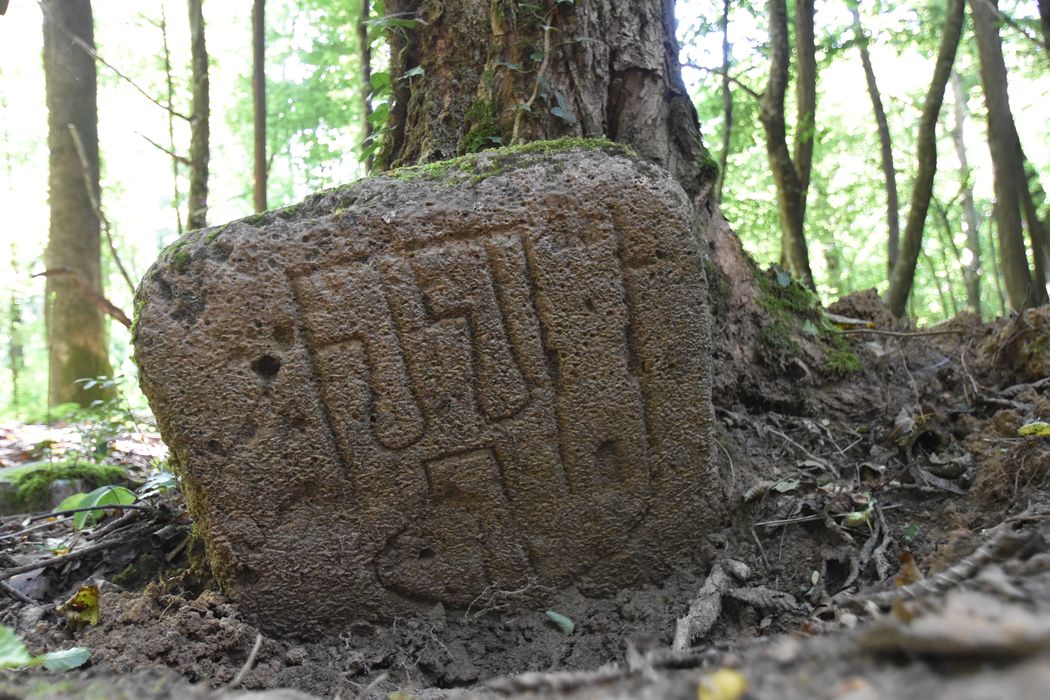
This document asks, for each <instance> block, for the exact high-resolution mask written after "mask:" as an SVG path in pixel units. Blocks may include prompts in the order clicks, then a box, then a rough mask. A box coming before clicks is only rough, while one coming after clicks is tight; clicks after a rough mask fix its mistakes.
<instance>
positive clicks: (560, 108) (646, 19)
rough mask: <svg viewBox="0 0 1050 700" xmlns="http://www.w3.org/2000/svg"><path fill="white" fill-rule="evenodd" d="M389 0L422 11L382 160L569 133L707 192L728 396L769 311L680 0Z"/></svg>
mask: <svg viewBox="0 0 1050 700" xmlns="http://www.w3.org/2000/svg"><path fill="white" fill-rule="evenodd" d="M386 12H387V14H388V15H398V16H399V17H417V18H418V19H420V20H422V21H421V22H420V23H419V25H418V26H416V27H415V28H413V29H411V30H408V31H404V32H393V33H391V35H390V42H391V52H390V55H391V57H392V65H391V76H392V78H393V81H394V86H395V89H394V99H393V104H392V106H391V109H390V119H389V122H388V128H389V130H388V131H387V133H386V136H385V137H384V143H383V148H382V149H381V151H380V155H379V157H378V158H377V164H378V165H379V167H388V166H402V165H413V164H420V163H426V162H430V161H434V160H440V159H444V158H450V157H453V156H457V155H461V154H464V153H467V152H471V151H476V150H480V149H484V148H492V147H497V146H499V145H501V144H503V145H507V144H510V143H511V142H524V141H531V140H536V139H549V138H559V137H565V136H575V137H602V136H604V137H606V138H609V139H611V140H614V141H619V142H622V143H626V144H629V145H630V146H632V147H633V148H634V149H635V150H636V151H637V152H638V153H639V154H640V155H641V156H642V157H643V158H645V159H647V160H649V161H651V162H653V163H656V164H657V165H660V166H662V167H663V168H664V169H666V170H667V171H668V172H670V173H671V174H672V176H674V177H675V178H676V179H677V180H678V182H679V183H680V184H681V185H682V187H683V189H684V190H685V191H686V192H687V193H688V195H689V196H690V197H691V199H692V200H693V202H694V205H695V206H694V209H695V212H696V227H697V232H698V234H700V235H701V236H704V237H705V239H706V243H707V245H708V248H706V252H707V262H708V265H707V269H708V275H709V277H710V278H712V279H710V280H709V285H710V287H711V288H712V289H714V290H718V296H717V299H715V300H714V301H713V302H712V309H713V311H714V313H715V314H716V316H715V323H716V324H718V327H719V328H720V329H721V331H720V332H721V333H722V337H721V339H720V342H719V343H717V344H715V347H714V348H712V350H713V352H714V354H715V355H716V361H718V362H722V363H723V364H722V365H721V366H722V367H725V368H726V370H725V371H723V372H719V373H717V375H716V377H715V378H714V379H715V381H716V384H718V386H716V390H718V391H719V392H720V394H721V395H723V396H727V397H728V396H729V395H730V393H731V392H733V391H734V390H735V389H736V388H737V387H736V382H735V378H736V374H738V373H744V372H747V371H751V372H754V364H753V363H754V357H755V352H756V350H755V348H756V342H757V340H756V339H757V338H758V336H759V332H760V323H761V320H762V319H763V318H765V316H764V313H765V312H764V311H763V309H762V307H761V306H760V305H759V304H758V303H757V300H756V298H757V286H756V284H755V279H754V274H755V268H754V264H753V263H752V262H751V260H750V258H748V257H747V255H746V254H745V253H744V252H743V249H742V247H741V245H740V241H739V239H738V238H737V237H736V236H735V234H733V233H732V232H731V231H730V230H729V226H728V224H727V223H726V221H725V219H724V218H723V217H722V214H721V212H720V211H719V209H718V205H717V202H716V200H715V197H714V189H713V186H714V182H715V178H716V175H717V166H716V165H715V163H714V161H713V160H712V159H711V157H710V156H709V155H708V153H707V150H706V149H705V148H704V146H703V144H702V142H701V139H700V129H699V125H698V123H697V117H696V111H695V109H694V108H693V104H692V101H691V100H690V98H689V95H688V94H687V93H686V90H685V86H684V84H683V83H682V78H681V68H680V65H679V63H678V44H677V41H676V38H675V34H674V1H673V0H644V1H642V0H638V1H636V2H631V3H624V2H621V0H578V2H576V3H575V4H570V3H564V2H556V1H555V0H546V2H543V3H537V4H535V5H532V6H528V7H526V6H525V5H518V4H517V3H511V2H506V0H464V1H463V2H457V3H438V2H433V1H430V0H427V1H424V0H392V1H391V2H388V3H387V7H386ZM612 28H615V30H612ZM525 105H527V106H528V109H523V106H525Z"/></svg>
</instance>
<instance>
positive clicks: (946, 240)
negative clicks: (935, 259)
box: [933, 199, 961, 316]
mask: <svg viewBox="0 0 1050 700" xmlns="http://www.w3.org/2000/svg"><path fill="white" fill-rule="evenodd" d="M933 204H934V207H936V209H937V211H938V213H939V214H940V219H941V226H940V227H939V228H938V229H937V232H938V233H937V238H938V240H939V241H940V243H941V256H940V257H941V270H942V271H943V272H944V283H945V285H947V288H948V290H947V297H948V301H950V302H951V311H952V316H957V315H958V314H959V305H958V303H957V302H956V300H955V285H954V284H952V266H951V265H949V264H948V251H951V252H952V256H953V257H954V259H955V262H956V264H960V259H959V246H957V245H955V240H954V239H953V238H952V227H951V220H950V218H949V217H948V210H947V209H945V208H944V207H943V206H942V205H941V203H940V202H938V201H937V200H936V199H934V200H933ZM960 266H961V265H960Z"/></svg>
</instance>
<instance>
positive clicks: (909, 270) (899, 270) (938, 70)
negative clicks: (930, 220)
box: [886, 0, 963, 316]
mask: <svg viewBox="0 0 1050 700" xmlns="http://www.w3.org/2000/svg"><path fill="white" fill-rule="evenodd" d="M962 25H963V0H948V5H947V8H946V11H945V17H944V27H943V28H942V30H941V44H940V48H939V49H938V50H937V62H936V63H935V64H934V68H933V79H932V80H931V81H930V89H929V90H928V91H927V92H926V100H925V102H924V103H923V106H922V116H921V117H920V118H919V133H918V135H917V137H916V150H917V156H918V168H917V170H916V172H915V184H914V185H913V187H912V193H911V206H910V207H909V209H908V220H907V223H906V224H905V227H904V238H903V240H902V241H901V251H900V256H899V257H898V259H897V265H896V266H895V267H894V268H893V275H892V276H891V278H890V288H889V291H887V292H886V305H887V306H888V307H889V309H890V311H891V312H893V315H894V316H903V315H904V310H905V304H906V303H907V301H908V295H909V294H911V288H912V284H913V283H914V280H915V266H916V265H917V264H918V260H919V252H920V251H921V250H922V233H923V229H924V228H925V227H926V214H927V212H928V211H929V208H930V197H931V196H932V195H933V178H934V175H935V174H936V173H937V120H938V116H939V115H940V112H941V103H942V102H943V101H944V90H945V88H946V87H947V85H948V78H949V76H950V75H951V72H952V65H953V64H954V63H955V52H956V50H957V49H958V47H959V36H960V34H961V33H962Z"/></svg>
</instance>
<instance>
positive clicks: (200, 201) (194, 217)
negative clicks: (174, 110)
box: [186, 0, 211, 229]
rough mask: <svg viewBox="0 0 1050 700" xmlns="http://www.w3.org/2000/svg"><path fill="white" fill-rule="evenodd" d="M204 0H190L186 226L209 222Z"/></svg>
mask: <svg viewBox="0 0 1050 700" xmlns="http://www.w3.org/2000/svg"><path fill="white" fill-rule="evenodd" d="M202 5H203V0H189V12H190V73H191V80H192V81H193V110H192V113H191V117H190V194H189V214H188V215H187V217H186V225H187V226H188V227H189V228H191V229H195V228H203V227H205V226H207V225H208V159H209V146H208V139H209V135H208V119H209V118H210V115H211V107H210V105H209V95H208V92H209V90H208V49H207V47H206V46H205V43H204V11H203V7H202Z"/></svg>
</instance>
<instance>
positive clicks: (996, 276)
mask: <svg viewBox="0 0 1050 700" xmlns="http://www.w3.org/2000/svg"><path fill="white" fill-rule="evenodd" d="M994 227H995V217H988V254H989V255H990V256H991V259H992V260H998V255H996V249H995V248H996V246H995V231H994ZM988 267H989V269H991V271H992V279H993V280H995V296H996V299H998V300H999V316H1000V317H1003V316H1006V294H1005V293H1003V275H1002V272H1001V271H1000V266H999V265H995V264H993V265H989V266H988Z"/></svg>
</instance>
